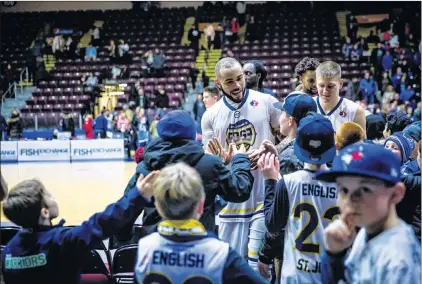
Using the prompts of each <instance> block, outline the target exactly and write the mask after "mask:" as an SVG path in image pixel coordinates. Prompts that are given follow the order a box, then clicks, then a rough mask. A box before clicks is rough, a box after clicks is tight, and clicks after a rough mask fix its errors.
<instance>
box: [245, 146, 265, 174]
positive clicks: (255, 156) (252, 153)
mask: <svg viewBox="0 0 422 284" xmlns="http://www.w3.org/2000/svg"><path fill="white" fill-rule="evenodd" d="M261 153H262V151H261V149H257V150H249V151H248V152H246V155H248V157H249V160H250V161H251V170H256V169H257V168H258V160H259V157H260V156H261Z"/></svg>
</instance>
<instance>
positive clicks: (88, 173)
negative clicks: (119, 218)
mask: <svg viewBox="0 0 422 284" xmlns="http://www.w3.org/2000/svg"><path fill="white" fill-rule="evenodd" d="M135 168H136V163H135V162H127V163H126V162H84V163H20V164H2V165H1V172H2V175H3V176H4V178H5V180H6V182H7V183H8V186H9V189H10V188H12V187H13V186H14V185H15V184H17V183H18V182H20V181H23V180H25V179H29V178H38V179H40V180H41V181H42V182H43V183H44V185H45V186H46V188H47V190H48V191H50V192H51V194H52V195H53V196H54V197H55V198H56V200H57V202H58V204H59V218H57V219H55V220H54V221H53V223H54V224H55V223H57V222H58V221H60V219H61V218H64V219H65V220H66V223H65V225H79V224H81V223H82V222H83V221H85V220H86V219H88V218H89V217H90V216H91V215H92V214H94V213H96V212H99V211H102V210H104V209H105V207H106V206H107V205H108V204H110V203H112V202H114V201H116V200H118V199H119V198H120V197H121V196H122V194H123V191H124V189H125V187H126V184H127V182H128V181H129V179H130V177H131V176H132V175H133V173H134V172H135ZM1 222H2V223H3V224H4V223H7V222H8V220H7V219H6V218H5V217H4V215H3V210H1Z"/></svg>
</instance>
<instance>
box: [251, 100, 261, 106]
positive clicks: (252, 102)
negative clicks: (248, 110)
mask: <svg viewBox="0 0 422 284" xmlns="http://www.w3.org/2000/svg"><path fill="white" fill-rule="evenodd" d="M250 105H251V106H253V107H256V106H258V105H259V103H258V102H257V101H255V100H252V101H251V102H250Z"/></svg>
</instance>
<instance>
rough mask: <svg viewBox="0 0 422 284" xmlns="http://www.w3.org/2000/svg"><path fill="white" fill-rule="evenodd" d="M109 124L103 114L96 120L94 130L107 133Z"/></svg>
mask: <svg viewBox="0 0 422 284" xmlns="http://www.w3.org/2000/svg"><path fill="white" fill-rule="evenodd" d="M107 124H108V121H107V118H105V116H104V115H103V114H102V115H100V116H99V117H97V118H96V119H95V125H94V129H95V130H99V131H104V132H106V131H107Z"/></svg>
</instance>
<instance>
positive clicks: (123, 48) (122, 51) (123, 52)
mask: <svg viewBox="0 0 422 284" xmlns="http://www.w3.org/2000/svg"><path fill="white" fill-rule="evenodd" d="M128 52H129V45H128V44H127V43H125V41H124V40H123V39H120V40H119V46H118V53H119V54H118V55H119V61H120V62H121V63H123V64H127V63H129V61H130V60H129V53H128Z"/></svg>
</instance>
